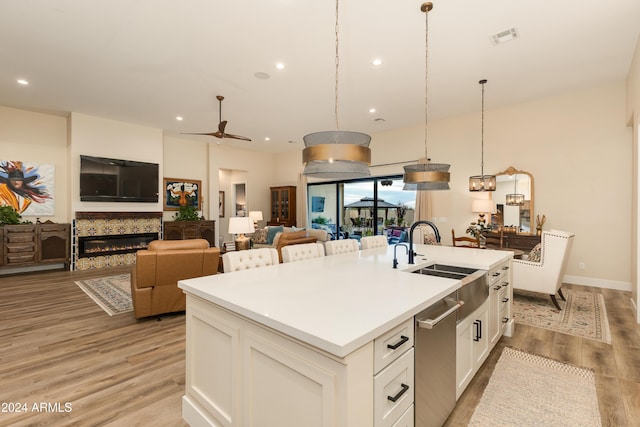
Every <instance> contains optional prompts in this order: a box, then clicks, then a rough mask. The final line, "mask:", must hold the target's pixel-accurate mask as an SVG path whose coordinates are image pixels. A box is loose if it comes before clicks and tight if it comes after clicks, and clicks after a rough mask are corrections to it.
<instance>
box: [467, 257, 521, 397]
mask: <svg viewBox="0 0 640 427" xmlns="http://www.w3.org/2000/svg"><path fill="white" fill-rule="evenodd" d="M488 286H489V298H488V300H487V301H486V302H485V303H484V304H483V305H482V306H480V307H479V308H478V309H477V310H476V311H475V312H474V313H472V314H471V315H469V316H468V317H467V318H466V319H464V320H462V321H461V322H460V323H458V324H457V325H456V336H457V338H456V399H458V398H459V397H460V396H461V395H462V392H464V390H465V389H466V388H467V386H468V385H469V383H470V382H471V380H472V379H473V377H474V375H475V374H476V372H477V371H478V369H479V368H480V366H481V365H482V363H484V361H485V360H486V358H487V356H488V355H489V352H491V350H492V349H493V347H494V346H495V345H496V343H497V342H498V340H500V337H502V335H503V334H506V333H507V331H508V328H509V327H510V326H511V323H512V319H511V299H512V297H513V290H512V287H511V259H508V260H505V261H504V262H502V263H500V264H499V265H498V266H496V267H494V268H492V269H491V270H489V272H488Z"/></svg>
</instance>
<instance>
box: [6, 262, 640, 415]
mask: <svg viewBox="0 0 640 427" xmlns="http://www.w3.org/2000/svg"><path fill="white" fill-rule="evenodd" d="M128 270H129V269H128V268H118V269H109V270H99V271H97V272H96V271H94V272H73V273H70V272H62V271H60V272H40V273H36V274H29V275H19V276H12V277H0V319H1V322H0V403H1V404H3V405H5V406H3V407H2V408H0V410H2V412H0V426H83V427H84V426H127V427H129V426H149V425H153V426H160V427H161V426H177V427H182V426H186V424H185V423H184V422H183V421H182V418H181V398H182V395H183V393H184V380H185V375H184V369H185V366H184V354H185V343H184V336H185V317H184V315H180V314H179V315H171V316H162V319H161V321H157V320H156V319H155V318H151V319H148V320H140V321H136V319H135V318H134V316H133V314H122V315H117V316H113V317H109V316H108V315H107V314H106V313H105V312H104V311H102V309H100V308H99V307H98V306H97V305H96V304H95V303H94V302H93V301H92V300H91V299H89V297H87V296H86V295H85V294H84V292H82V291H81V290H80V289H79V288H78V286H76V285H75V283H74V281H75V280H82V279H85V278H89V277H99V276H104V275H108V274H119V273H122V272H126V271H128ZM593 290H594V291H596V292H602V293H603V294H604V296H605V301H606V306H607V313H608V317H609V322H610V325H611V331H612V345H607V344H602V343H599V342H596V341H592V340H587V339H581V338H577V337H573V336H568V335H564V334H559V333H554V332H550V331H547V330H543V329H538V328H532V327H527V326H524V325H520V324H518V325H516V328H515V333H514V335H513V337H511V338H506V337H504V338H503V339H502V340H501V341H500V342H499V343H498V345H497V346H496V349H494V351H493V352H492V353H491V355H490V356H489V358H488V360H487V362H485V364H484V365H483V367H482V368H481V370H480V372H479V373H478V375H477V376H476V378H474V380H473V381H472V383H471V384H470V385H469V387H468V389H467V391H465V393H464V394H463V396H462V397H461V398H460V400H459V402H458V404H457V406H456V409H455V410H454V412H453V414H452V415H451V417H450V418H449V420H448V421H447V424H446V425H447V426H465V425H467V422H468V420H469V419H470V417H471V414H472V413H473V410H474V408H475V406H476V405H477V403H478V401H479V399H480V396H481V395H482V392H483V390H484V387H485V386H486V384H487V382H488V380H489V378H490V376H491V373H492V371H493V368H494V366H495V364H496V362H497V360H498V357H499V354H500V349H501V348H502V347H504V346H513V347H517V348H520V349H523V350H525V351H530V352H532V353H537V354H541V355H546V356H549V357H553V358H555V359H558V360H563V361H567V362H571V363H574V364H577V365H581V366H586V367H590V368H593V369H594V370H595V372H596V379H597V387H598V398H599V402H600V412H601V414H602V421H603V425H604V426H634V425H640V351H639V350H640V328H639V327H638V325H637V324H636V323H635V321H634V315H633V310H632V308H631V303H630V300H629V299H630V293H628V292H619V291H611V290H598V289H593ZM41 403H44V404H45V406H48V408H47V409H48V411H45V410H44V409H43V410H40V411H37V410H35V409H34V404H36V405H37V408H40V406H39V405H40V404H41ZM11 404H20V405H22V404H26V405H27V412H22V413H20V412H15V409H16V408H15V407H13V406H11ZM65 404H70V405H71V407H70V409H71V410H70V411H68V412H65ZM56 405H58V407H57V406H56ZM20 408H22V406H21V407H20ZM5 411H13V412H5Z"/></svg>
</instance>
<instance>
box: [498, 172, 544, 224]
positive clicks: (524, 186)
mask: <svg viewBox="0 0 640 427" xmlns="http://www.w3.org/2000/svg"><path fill="white" fill-rule="evenodd" d="M495 175H496V191H494V192H493V195H492V198H493V201H494V203H495V204H496V208H497V211H498V213H497V214H495V215H493V216H492V222H493V224H494V225H495V226H498V227H499V226H503V227H504V230H505V232H516V233H521V234H533V233H534V232H535V224H533V225H532V224H531V221H532V219H533V201H534V199H533V175H531V174H530V173H529V172H526V171H522V170H517V169H515V168H514V167H513V166H509V167H508V168H507V169H506V170H504V171H502V172H499V173H497V174H495ZM513 195H518V196H517V197H513ZM507 199H512V200H511V201H509V200H507ZM513 199H516V200H515V201H516V202H517V203H516V204H513V203H512V202H513V201H514V200H513ZM518 199H521V201H520V200H518Z"/></svg>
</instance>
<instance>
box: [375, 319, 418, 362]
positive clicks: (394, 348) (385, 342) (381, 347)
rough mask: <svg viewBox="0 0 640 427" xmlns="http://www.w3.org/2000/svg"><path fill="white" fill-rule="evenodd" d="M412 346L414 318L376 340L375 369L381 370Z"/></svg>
mask: <svg viewBox="0 0 640 427" xmlns="http://www.w3.org/2000/svg"><path fill="white" fill-rule="evenodd" d="M411 347H413V318H411V319H409V320H407V321H406V322H404V323H402V324H400V325H398V326H396V327H395V328H393V329H391V330H390V331H389V332H387V333H385V334H383V335H380V336H379V337H378V338H376V339H375V340H374V342H373V371H374V372H380V370H381V369H383V368H384V367H385V366H387V365H388V364H389V363H391V362H393V361H394V360H396V359H397V358H398V357H399V356H400V355H401V354H402V353H404V352H405V351H407V350H408V349H410V348H411Z"/></svg>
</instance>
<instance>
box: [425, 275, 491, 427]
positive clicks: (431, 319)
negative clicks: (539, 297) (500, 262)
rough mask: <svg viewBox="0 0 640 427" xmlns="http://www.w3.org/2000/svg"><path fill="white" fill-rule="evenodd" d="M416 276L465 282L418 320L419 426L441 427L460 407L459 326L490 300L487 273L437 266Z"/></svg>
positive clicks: (427, 310) (426, 310) (428, 309)
mask: <svg viewBox="0 0 640 427" xmlns="http://www.w3.org/2000/svg"><path fill="white" fill-rule="evenodd" d="M414 273H417V274H424V275H428V276H439V277H447V278H451V279H456V280H460V281H461V287H460V289H458V290H456V291H454V292H452V293H450V294H449V295H447V296H446V297H445V298H443V299H441V300H440V301H438V302H437V303H435V304H433V305H432V306H430V307H429V308H427V309H425V310H423V311H421V312H420V313H419V314H418V315H416V317H415V343H414V346H415V374H414V375H415V426H416V427H440V426H442V424H444V422H445V421H446V420H447V418H448V417H449V415H450V414H451V411H453V408H454V407H455V406H456V323H457V322H459V321H460V320H462V319H463V318H464V317H465V316H467V315H469V314H471V313H472V312H473V311H474V310H475V309H476V308H478V307H479V306H480V305H481V304H482V303H483V302H484V301H486V300H487V297H488V296H489V293H488V288H487V281H486V271H483V270H475V269H466V268H460V267H455V266H445V265H439V264H434V265H431V266H427V267H425V268H422V269H419V270H417V271H414Z"/></svg>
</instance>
